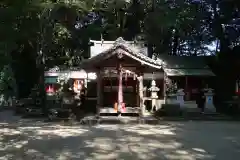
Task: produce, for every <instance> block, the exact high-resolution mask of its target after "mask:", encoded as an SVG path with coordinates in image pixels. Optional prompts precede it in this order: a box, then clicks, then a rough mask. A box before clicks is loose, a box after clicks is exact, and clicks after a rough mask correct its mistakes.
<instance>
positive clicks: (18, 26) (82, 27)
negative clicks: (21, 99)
mask: <svg viewBox="0 0 240 160" xmlns="http://www.w3.org/2000/svg"><path fill="white" fill-rule="evenodd" d="M0 7H1V20H2V22H3V23H0V35H1V38H0V70H2V69H3V67H4V66H5V65H8V64H11V65H12V64H15V67H13V69H14V72H15V73H16V75H18V74H20V72H21V73H22V75H24V73H25V72H26V68H24V67H22V64H35V66H34V65H31V68H36V73H37V74H35V76H36V77H35V78H32V77H27V76H25V77H24V76H22V77H21V78H19V77H20V76H17V79H16V81H17V82H18V83H17V84H21V83H22V81H25V82H27V81H28V79H31V80H32V81H33V80H34V81H35V82H34V83H39V77H40V79H42V80H41V81H40V83H43V72H44V70H45V68H50V67H53V66H55V65H65V66H77V65H78V64H79V63H80V61H81V60H82V59H83V58H88V56H89V39H97V40H99V39H100V38H101V37H102V38H103V39H105V40H115V39H116V38H117V37H119V36H123V37H124V38H125V39H126V40H133V39H135V38H136V37H139V35H141V37H142V38H144V40H145V41H146V42H147V43H148V44H149V45H148V48H149V51H152V52H154V53H155V54H164V53H167V54H172V55H194V56H195V55H205V54H214V53H215V52H217V53H219V54H220V56H219V57H221V55H224V54H229V46H231V45H232V46H233V47H234V46H238V45H239V35H238V34H239V32H238V29H237V28H238V26H237V25H234V24H237V23H238V22H236V21H233V19H236V18H238V17H239V13H238V11H239V9H240V3H239V1H238V0H231V1H225V0H205V1H203V0H202V1H200V0H177V1H176V0H166V1H164V0H161V1H160V0H145V1H140V0H108V1H105V0H75V1H72V0H57V1H56V0H21V1H10V0H2V1H1V2H0ZM222 24H226V26H227V25H230V26H231V27H226V28H225V30H224V28H223V27H222V26H223V25H222ZM216 42H217V44H218V45H216V46H215V48H216V49H212V50H210V49H209V47H207V46H208V45H212V44H215V43H216ZM16 55H17V56H16ZM27 57H31V58H27ZM222 59H225V58H222ZM20 62H21V63H20ZM224 62H225V61H223V62H221V63H224ZM29 88H31V86H29ZM40 88H41V87H40Z"/></svg>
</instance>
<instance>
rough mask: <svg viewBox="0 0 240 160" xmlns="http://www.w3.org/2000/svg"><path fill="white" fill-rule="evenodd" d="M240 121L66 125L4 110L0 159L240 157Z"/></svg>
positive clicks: (222, 159)
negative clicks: (22, 117)
mask: <svg viewBox="0 0 240 160" xmlns="http://www.w3.org/2000/svg"><path fill="white" fill-rule="evenodd" d="M239 126H240V123H239V122H203V121H201V122H200V121H198V122H195V121H185V122H162V123H161V124H159V125H140V124H139V125H121V124H114V125H95V126H86V125H85V126H79V125H73V126H66V125H63V124H62V123H60V122H59V123H46V122H43V121H41V120H23V119H20V118H19V117H14V116H12V115H11V113H10V112H7V113H3V112H0V160H11V159H12V160H75V159H83V160H90V159H102V160H108V159H109V160H115V159H118V160H128V159H129V160H134V159H136V160H137V159H143V160H150V159H156V160H164V159H168V160H195V159H199V160H200V159H204V160H205V159H206V160H208V159H216V160H238V159H239V157H240V127H239Z"/></svg>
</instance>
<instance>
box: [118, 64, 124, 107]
mask: <svg viewBox="0 0 240 160" xmlns="http://www.w3.org/2000/svg"><path fill="white" fill-rule="evenodd" d="M122 78H123V73H122V65H121V64H119V67H118V82H119V83H118V111H121V110H122V105H123V86H122V85H123V84H122Z"/></svg>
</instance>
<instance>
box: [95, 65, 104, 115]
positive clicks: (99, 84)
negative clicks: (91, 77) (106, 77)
mask: <svg viewBox="0 0 240 160" xmlns="http://www.w3.org/2000/svg"><path fill="white" fill-rule="evenodd" d="M102 95H103V93H102V75H101V70H100V69H99V70H98V71H97V106H96V107H97V114H100V108H101V107H103V106H102Z"/></svg>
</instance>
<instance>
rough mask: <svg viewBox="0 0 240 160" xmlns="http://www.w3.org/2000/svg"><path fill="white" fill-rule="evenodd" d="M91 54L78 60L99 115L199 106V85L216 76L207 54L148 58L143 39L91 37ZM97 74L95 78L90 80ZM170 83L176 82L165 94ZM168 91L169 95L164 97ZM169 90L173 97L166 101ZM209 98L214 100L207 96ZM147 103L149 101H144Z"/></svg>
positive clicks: (200, 86)
mask: <svg viewBox="0 0 240 160" xmlns="http://www.w3.org/2000/svg"><path fill="white" fill-rule="evenodd" d="M90 42H91V43H92V44H93V45H92V46H91V48H90V58H89V59H85V60H83V61H82V63H81V64H80V66H79V67H80V68H81V69H82V70H84V71H85V72H86V73H85V74H86V76H85V77H84V76H82V77H84V78H82V79H84V82H85V83H86V84H85V86H86V87H87V99H88V100H92V101H95V103H93V104H95V106H96V110H97V113H99V114H104V113H119V114H124V113H136V114H139V115H144V114H146V113H147V112H152V111H153V110H157V109H160V108H161V106H162V105H163V104H165V103H176V104H179V105H181V106H182V107H184V106H189V105H190V106H192V107H197V105H196V94H197V92H198V89H199V88H204V87H205V88H206V87H207V88H209V94H211V93H212V92H211V91H212V90H211V91H210V88H211V81H212V79H213V77H214V74H213V73H212V71H211V70H210V69H209V68H208V66H207V65H206V63H205V59H204V58H205V57H197V56H196V57H193V56H168V55H161V56H159V57H154V58H150V57H148V53H147V47H145V45H144V43H142V42H134V41H125V40H123V38H121V37H120V38H118V39H117V40H116V41H94V40H91V41H90ZM87 73H95V74H96V79H93V78H92V79H88V76H87ZM168 81H171V83H172V84H175V85H176V91H175V92H174V91H172V92H171V93H169V91H168V90H169V88H168V86H167V85H168ZM167 94H168V95H167ZM169 94H171V95H175V97H176V98H175V99H174V98H173V99H172V100H171V101H172V102H169V101H170V100H169ZM210 99H211V96H210V98H209V99H208V100H209V101H210ZM211 101H212V100H211ZM147 102H149V103H147Z"/></svg>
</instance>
